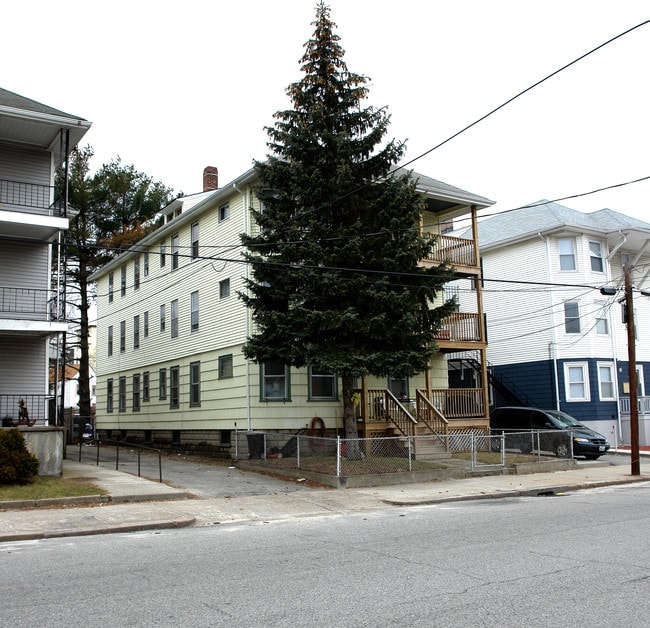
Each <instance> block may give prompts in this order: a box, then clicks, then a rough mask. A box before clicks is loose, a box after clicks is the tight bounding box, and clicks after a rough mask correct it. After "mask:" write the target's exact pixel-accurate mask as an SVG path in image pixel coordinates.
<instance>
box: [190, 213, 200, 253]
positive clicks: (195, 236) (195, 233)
mask: <svg viewBox="0 0 650 628" xmlns="http://www.w3.org/2000/svg"><path fill="white" fill-rule="evenodd" d="M191 234H192V259H197V258H198V257H199V223H198V222H195V223H194V224H193V225H192V227H191Z"/></svg>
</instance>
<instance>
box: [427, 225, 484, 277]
mask: <svg viewBox="0 0 650 628" xmlns="http://www.w3.org/2000/svg"><path fill="white" fill-rule="evenodd" d="M424 235H426V236H433V237H435V238H436V242H435V244H434V245H433V248H432V250H431V252H430V253H429V255H428V256H427V257H426V258H424V259H423V260H422V262H423V263H424V264H425V265H434V264H442V263H443V262H446V263H448V264H450V265H451V266H453V267H454V268H455V269H456V272H457V273H459V274H461V275H477V274H478V272H479V266H480V264H479V261H478V259H477V257H476V248H475V246H474V240H469V239H467V238H455V237H453V236H447V235H437V234H430V233H425V234H424Z"/></svg>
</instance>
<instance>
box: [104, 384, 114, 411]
mask: <svg viewBox="0 0 650 628" xmlns="http://www.w3.org/2000/svg"><path fill="white" fill-rule="evenodd" d="M106 412H113V379H112V378H111V379H107V380H106Z"/></svg>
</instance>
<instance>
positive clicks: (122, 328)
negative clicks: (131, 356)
mask: <svg viewBox="0 0 650 628" xmlns="http://www.w3.org/2000/svg"><path fill="white" fill-rule="evenodd" d="M125 351H126V321H122V322H121V323H120V353H124V352H125Z"/></svg>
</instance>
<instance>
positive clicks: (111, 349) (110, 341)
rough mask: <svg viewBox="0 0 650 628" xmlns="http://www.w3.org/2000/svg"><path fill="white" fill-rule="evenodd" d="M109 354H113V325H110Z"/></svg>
mask: <svg viewBox="0 0 650 628" xmlns="http://www.w3.org/2000/svg"><path fill="white" fill-rule="evenodd" d="M108 355H109V357H110V356H112V355H113V325H109V326H108Z"/></svg>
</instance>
